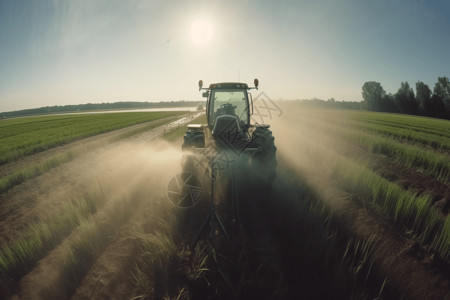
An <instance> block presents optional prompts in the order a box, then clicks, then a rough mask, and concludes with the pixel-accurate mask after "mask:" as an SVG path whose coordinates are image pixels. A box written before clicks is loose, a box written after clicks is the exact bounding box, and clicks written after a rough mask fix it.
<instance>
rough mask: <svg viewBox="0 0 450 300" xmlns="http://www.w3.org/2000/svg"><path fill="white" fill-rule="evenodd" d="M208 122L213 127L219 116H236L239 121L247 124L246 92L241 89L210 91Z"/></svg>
mask: <svg viewBox="0 0 450 300" xmlns="http://www.w3.org/2000/svg"><path fill="white" fill-rule="evenodd" d="M211 100H212V101H211V104H210V105H211V106H210V115H211V118H210V122H211V124H210V125H211V126H212V125H214V121H215V119H216V118H217V117H218V116H220V115H236V116H237V117H238V119H239V121H241V122H243V123H244V124H249V114H248V105H247V104H248V101H247V92H246V91H245V90H242V89H234V90H233V89H229V90H228V89H223V90H222V89H221V90H213V91H211Z"/></svg>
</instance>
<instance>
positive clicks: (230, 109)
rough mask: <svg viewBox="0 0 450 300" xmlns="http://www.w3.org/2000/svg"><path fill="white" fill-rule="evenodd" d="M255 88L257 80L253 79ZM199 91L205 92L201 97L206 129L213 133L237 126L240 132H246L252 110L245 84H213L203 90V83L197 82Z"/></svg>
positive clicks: (249, 95) (247, 88)
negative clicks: (204, 108)
mask: <svg viewBox="0 0 450 300" xmlns="http://www.w3.org/2000/svg"><path fill="white" fill-rule="evenodd" d="M255 88H258V80H257V79H255ZM199 89H200V90H206V92H204V93H203V96H204V97H206V98H207V101H206V116H207V121H208V127H209V128H210V129H211V130H213V131H214V128H216V131H217V130H218V129H219V127H223V126H224V125H230V124H231V123H235V124H234V125H230V126H237V127H238V128H239V129H240V130H246V129H247V128H248V127H249V126H250V114H251V110H252V101H251V100H252V99H251V94H250V93H248V90H250V89H251V88H249V87H248V85H247V84H246V83H238V82H223V83H213V84H210V85H209V88H203V81H202V80H200V81H199Z"/></svg>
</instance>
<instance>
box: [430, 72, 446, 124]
mask: <svg viewBox="0 0 450 300" xmlns="http://www.w3.org/2000/svg"><path fill="white" fill-rule="evenodd" d="M433 97H434V101H436V105H439V100H440V101H442V102H443V104H444V108H445V114H446V116H447V117H450V81H449V80H448V78H447V77H445V76H444V77H438V81H437V82H436V84H435V85H434V89H433Z"/></svg>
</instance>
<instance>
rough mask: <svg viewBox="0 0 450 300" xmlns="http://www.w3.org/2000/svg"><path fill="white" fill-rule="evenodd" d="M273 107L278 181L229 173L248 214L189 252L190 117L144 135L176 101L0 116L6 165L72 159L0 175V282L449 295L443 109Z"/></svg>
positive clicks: (108, 293)
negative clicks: (236, 226)
mask: <svg viewBox="0 0 450 300" xmlns="http://www.w3.org/2000/svg"><path fill="white" fill-rule="evenodd" d="M282 108H283V111H284V114H283V115H282V116H281V117H279V118H274V119H272V120H270V122H269V123H270V124H271V125H272V126H271V129H272V130H273V133H274V136H275V142H276V145H277V148H278V151H277V159H278V170H277V174H278V175H277V178H276V180H275V182H274V186H273V188H272V189H271V190H270V191H268V190H266V189H265V188H264V187H261V186H259V185H258V183H257V182H256V183H255V182H252V183H250V184H248V185H246V184H245V183H244V182H246V181H245V179H246V178H240V177H239V176H238V178H239V179H240V182H241V183H240V184H238V188H239V189H238V190H239V199H240V201H241V205H242V207H241V209H242V216H243V217H242V220H241V221H242V226H243V230H242V231H240V232H238V233H235V234H234V235H233V236H234V238H232V240H231V241H225V240H223V239H220V238H219V241H218V243H219V246H218V248H217V249H216V250H217V252H214V251H210V246H209V245H208V243H207V242H206V241H203V240H202V241H200V243H199V245H198V247H197V250H196V251H195V252H193V251H192V249H190V248H189V243H187V242H186V241H185V240H184V239H185V237H184V236H183V235H180V234H179V233H178V232H177V231H176V230H174V227H176V226H175V224H176V222H177V219H176V216H177V214H178V211H177V210H176V209H174V207H173V206H172V205H171V203H170V202H169V201H168V200H167V195H166V189H167V183H168V182H169V181H170V179H171V178H172V177H173V176H174V175H175V174H177V173H179V172H180V162H181V159H182V155H181V151H180V145H181V136H182V135H183V133H184V131H185V127H183V126H178V125H177V126H175V127H171V129H170V132H169V130H168V129H166V130H159V131H158V132H159V133H158V134H155V135H148V133H149V132H155V130H158V128H164V126H166V125H164V124H165V123H167V122H169V121H173V120H174V119H175V118H180V116H177V115H174V113H173V112H170V113H167V114H159V115H150V114H146V115H144V114H143V115H140V114H137V113H133V114H131V116H133V117H130V115H126V114H123V115H122V114H117V118H116V119H115V120H114V121H112V120H110V118H111V117H110V116H109V117H108V116H104V115H95V116H71V117H67V116H52V117H39V118H23V119H14V120H3V121H1V122H0V130H1V131H0V132H1V137H2V147H4V148H3V150H2V152H1V153H2V156H1V159H2V160H3V161H4V162H3V166H2V168H3V170H1V172H0V174H2V180H4V178H6V177H8V176H9V175H10V174H14V173H15V172H18V170H23V169H24V168H27V166H24V162H26V164H27V165H28V164H29V165H33V166H35V165H39V164H42V163H43V162H44V161H45V159H51V158H54V157H56V156H57V155H68V156H69V159H65V160H64V163H55V164H54V166H53V167H51V168H43V169H42V170H41V171H39V172H38V173H36V174H34V175H33V176H29V177H25V178H22V180H21V181H18V182H15V184H14V185H11V186H10V187H9V188H5V189H3V190H1V194H0V211H1V213H0V232H1V236H0V242H1V245H2V246H1V253H0V268H1V272H0V276H1V277H0V279H1V281H2V282H1V284H0V295H1V296H3V297H5V298H9V297H14V295H15V296H16V297H20V298H24V299H27V298H39V299H52V298H53V299H64V298H73V299H86V298H101V299H106V298H117V299H124V298H125V299H127V298H128V299H131V298H133V297H136V299H141V298H142V299H143V298H144V297H145V296H149V297H151V298H157V297H165V296H166V297H169V296H170V297H173V298H176V297H178V298H180V299H189V298H191V299H201V298H206V297H207V296H208V295H216V298H219V299H230V298H240V299H249V298H258V299H274V298H275V299H286V298H291V299H292V298H299V297H305V298H308V299H338V298H341V299H350V298H354V299H363V298H367V299H374V298H376V297H380V298H385V299H398V298H399V297H401V296H402V295H403V296H404V297H405V299H424V298H435V299H446V298H445V297H449V294H450V293H449V284H450V281H449V279H450V277H449V274H448V266H449V265H450V218H449V217H448V214H449V206H450V189H449V180H450V165H449V164H450V150H449V149H450V122H448V121H442V120H435V119H429V118H422V117H411V116H404V115H396V114H382V113H368V112H360V111H341V110H323V109H320V110H319V109H317V110H315V109H305V108H302V107H301V106H299V105H298V104H291V103H283V106H282ZM172 117H173V118H172ZM168 118H169V119H168ZM3 122H5V123H3ZM155 122H156V123H155ZM192 122H204V116H202V117H200V119H197V120H195V121H192ZM138 123H139V124H140V125H137V124H138ZM80 124H82V125H83V126H81V125H80ZM8 128H9V129H8ZM120 128H122V129H120ZM166 128H167V127H166ZM38 129H39V130H38ZM119 129H120V130H122V131H120V130H119ZM123 130H126V131H123ZM107 131H110V132H109V133H106V132H107ZM33 132H34V133H35V134H34V135H33ZM38 133H39V134H38ZM156 135H159V136H163V138H162V139H159V140H157V139H155V138H154V136H156ZM150 136H151V137H150ZM3 137H4V138H5V139H4V138H3ZM44 137H45V138H44ZM9 138H10V139H11V141H13V140H16V141H17V140H20V141H22V142H23V144H22V145H19V144H17V143H13V142H11V143H3V141H6V139H9ZM27 139H28V140H27ZM25 141H27V142H25ZM7 147H10V148H7ZM10 153H12V154H10ZM67 153H73V154H67ZM43 158H45V159H43ZM21 162H22V163H21ZM250 174H251V173H250ZM236 249H237V250H236ZM394 258H395V259H394ZM43 282H45V283H46V284H42V283H43Z"/></svg>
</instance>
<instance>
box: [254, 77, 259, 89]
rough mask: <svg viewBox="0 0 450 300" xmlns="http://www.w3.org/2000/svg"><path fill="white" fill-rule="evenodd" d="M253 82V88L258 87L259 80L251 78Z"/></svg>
mask: <svg viewBox="0 0 450 300" xmlns="http://www.w3.org/2000/svg"><path fill="white" fill-rule="evenodd" d="M253 83H254V84H255V88H256V89H258V85H259V80H258V79H256V78H255V80H253Z"/></svg>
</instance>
